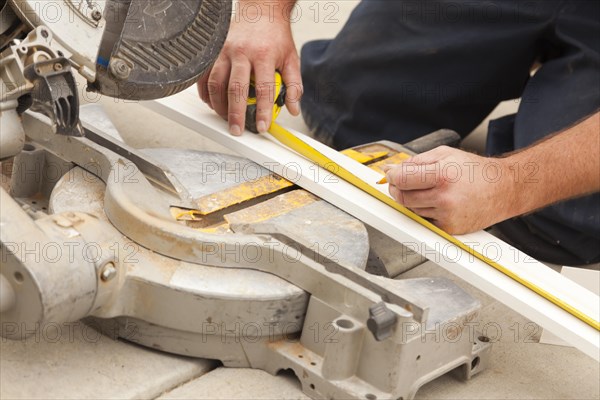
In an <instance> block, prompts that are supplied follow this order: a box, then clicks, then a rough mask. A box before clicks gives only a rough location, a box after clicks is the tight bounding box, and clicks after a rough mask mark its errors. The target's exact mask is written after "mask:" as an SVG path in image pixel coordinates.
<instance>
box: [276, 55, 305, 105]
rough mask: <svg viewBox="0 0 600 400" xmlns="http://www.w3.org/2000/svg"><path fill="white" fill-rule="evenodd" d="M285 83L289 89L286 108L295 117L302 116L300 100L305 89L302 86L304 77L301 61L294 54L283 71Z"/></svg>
mask: <svg viewBox="0 0 600 400" xmlns="http://www.w3.org/2000/svg"><path fill="white" fill-rule="evenodd" d="M281 76H282V78H283V82H284V83H285V85H286V87H287V93H286V96H285V106H286V107H287V109H288V111H289V112H290V114H292V115H293V116H298V115H300V99H301V98H302V93H303V92H304V88H303V86H302V75H301V73H300V59H299V58H298V56H297V55H296V54H295V53H294V57H291V60H289V61H288V62H287V63H286V65H285V67H284V68H283V70H282V71H281Z"/></svg>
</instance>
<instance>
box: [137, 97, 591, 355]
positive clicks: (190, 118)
mask: <svg viewBox="0 0 600 400" xmlns="http://www.w3.org/2000/svg"><path fill="white" fill-rule="evenodd" d="M143 104H144V105H145V106H146V107H148V108H150V109H152V110H154V111H156V112H158V113H160V114H162V115H164V116H166V117H168V118H169V119H171V120H173V121H176V122H177V123H179V124H181V125H183V126H186V127H188V128H190V129H192V130H194V131H196V132H198V134H201V135H203V136H205V137H207V138H209V139H211V140H213V141H215V142H217V143H219V144H221V145H223V146H225V147H228V148H229V149H231V150H233V151H235V152H237V153H239V154H240V155H241V156H244V157H246V158H249V159H250V160H252V161H254V162H256V163H258V164H260V165H262V166H264V167H265V168H267V169H269V170H271V171H273V172H275V173H277V174H279V175H281V176H283V177H284V178H286V179H288V180H290V181H292V182H294V183H295V184H297V185H298V186H300V187H302V188H304V189H306V190H308V191H310V192H312V193H314V194H315V195H317V196H319V197H321V198H323V199H325V200H326V201H328V202H329V203H331V204H333V205H335V206H337V207H339V208H340V209H342V210H344V211H346V212H347V213H349V214H351V215H353V216H354V217H356V218H358V219H360V220H361V221H363V222H365V223H367V224H369V225H371V226H372V227H374V228H376V229H378V230H379V231H381V232H383V233H384V234H386V235H388V236H390V237H391V238H393V239H395V240H397V241H398V242H400V243H404V244H405V245H407V246H409V247H410V248H412V249H414V250H416V251H418V252H419V253H421V254H422V255H423V256H425V257H426V258H428V259H430V260H431V261H433V262H435V263H436V264H438V265H440V266H441V267H443V268H445V269H447V270H448V271H450V272H452V273H454V274H455V275H457V276H458V277H460V278H461V279H463V280H465V281H467V282H469V283H470V284H472V285H473V286H475V287H477V288H478V289H480V290H482V291H483V292H485V293H487V294H489V295H490V296H492V297H494V298H495V299H497V300H498V301H500V302H502V303H504V304H505V305H507V306H508V307H510V308H512V309H513V310H515V311H516V312H518V313H519V314H521V315H523V316H524V317H526V318H528V319H530V320H531V321H533V322H535V323H537V324H539V325H540V326H542V327H543V328H544V329H547V330H549V331H551V332H552V333H554V334H555V335H556V336H558V337H560V338H561V339H563V340H564V341H566V342H568V343H570V344H571V345H573V346H574V347H576V348H578V349H579V350H581V351H582V352H584V353H585V354H587V355H589V356H590V357H592V358H594V359H595V360H597V361H598V360H600V333H599V331H597V330H596V329H594V328H593V327H591V326H590V325H587V324H586V323H584V322H583V321H581V320H579V319H578V318H576V317H574V316H572V315H571V314H569V313H567V312H566V311H564V310H562V309H561V308H560V307H558V306H556V305H554V304H552V303H551V302H550V301H548V300H546V299H544V298H543V297H541V296H540V295H538V294H536V293H535V292H533V291H531V290H529V289H527V288H526V287H524V286H522V285H521V284H519V283H518V282H515V281H513V280H512V279H510V278H509V277H507V276H506V275H504V274H502V273H501V272H499V271H497V270H496V269H494V268H492V267H490V266H489V265H487V264H485V263H484V262H482V261H480V260H478V259H476V258H474V257H473V256H471V255H469V254H468V253H466V252H465V251H463V250H460V249H459V248H458V247H456V246H455V245H453V244H451V243H450V242H448V241H446V240H445V239H443V238H441V237H440V236H438V235H437V234H435V233H433V232H431V231H430V230H428V229H427V228H425V227H424V226H421V225H420V224H418V223H417V222H415V221H413V220H411V219H410V218H408V217H406V216H404V215H402V214H401V213H399V212H398V211H396V210H394V209H393V208H391V207H389V206H388V205H386V204H384V203H382V202H380V201H379V200H377V199H375V198H374V197H372V196H370V195H369V194H367V193H365V192H363V191H362V190H360V189H358V188H356V187H354V186H353V185H351V184H349V183H348V182H345V181H343V180H341V179H339V178H337V177H335V176H334V175H332V174H331V173H330V172H328V171H326V170H324V169H322V168H320V167H319V166H317V165H315V164H314V163H312V162H311V161H308V160H306V159H305V158H303V157H302V156H300V155H298V154H297V153H295V152H294V151H292V150H290V149H288V148H286V147H285V146H283V145H281V144H280V143H279V142H276V141H275V139H273V138H272V137H270V135H268V134H265V135H254V134H252V133H248V132H246V133H245V134H244V135H242V136H241V137H234V136H231V135H230V134H229V133H228V129H227V123H226V122H225V121H223V120H221V119H220V118H219V117H218V116H217V115H216V114H215V113H214V112H213V111H212V110H210V109H209V108H208V107H207V106H205V105H204V104H203V103H202V102H201V100H200V99H199V98H198V95H197V92H196V91H195V88H190V89H188V90H186V91H184V92H182V93H179V94H178V95H175V96H172V97H168V98H165V99H160V100H155V101H152V102H144V103H143ZM292 132H293V133H294V134H297V135H298V136H299V137H301V138H302V139H303V140H305V141H306V142H308V143H309V144H310V145H312V146H313V147H314V148H316V149H317V150H319V151H321V152H322V153H325V154H326V155H327V156H329V157H330V158H331V159H333V160H334V161H335V162H337V163H339V164H340V165H341V166H342V167H344V168H346V169H348V170H350V171H352V172H353V173H354V174H355V175H357V176H359V177H361V178H362V179H364V180H365V181H367V182H373V185H374V186H378V185H375V182H376V181H378V180H379V179H380V178H381V176H380V175H379V174H378V173H377V172H375V171H373V170H371V169H370V168H368V167H365V166H363V165H361V164H360V163H358V162H356V161H354V160H351V159H349V158H348V157H346V156H344V155H342V154H340V153H338V152H337V151H334V150H333V149H331V148H329V147H327V146H325V145H323V144H321V143H319V142H317V141H315V140H313V139H311V138H309V137H307V136H305V135H302V134H300V133H298V132H295V131H292ZM378 189H379V190H381V191H383V192H385V193H387V185H382V187H378ZM465 206H468V205H465ZM457 238H458V239H459V240H461V241H463V242H464V243H467V244H469V245H471V247H474V249H475V250H477V251H479V252H482V253H483V254H484V255H486V256H488V257H489V258H491V259H492V260H494V261H497V262H499V263H500V264H502V265H503V266H505V267H507V268H510V269H511V270H513V271H516V272H517V273H518V274H520V275H521V276H522V277H523V278H525V279H527V280H529V281H530V282H532V283H534V284H536V285H538V286H539V287H541V288H543V289H545V290H547V291H548V292H550V293H553V294H555V295H559V296H560V297H561V298H562V299H563V300H564V301H567V302H568V303H569V304H571V305H572V306H574V307H576V308H577V309H579V310H581V311H583V312H585V313H586V314H588V315H589V316H591V317H593V318H595V319H596V320H599V319H600V300H599V297H598V296H597V295H596V294H594V293H592V292H590V291H589V290H587V289H584V288H583V287H581V286H580V285H577V284H576V283H574V282H572V281H571V280H569V279H567V278H565V277H563V276H561V275H560V274H559V273H557V272H555V271H553V270H552V269H550V268H549V267H547V266H545V265H543V264H542V263H540V262H538V261H535V260H534V259H532V258H531V257H529V256H527V255H525V254H524V253H521V252H519V251H518V250H516V249H514V248H513V247H511V246H509V245H508V244H506V243H504V242H502V241H500V240H499V239H497V238H496V237H494V236H492V235H490V234H488V233H487V232H484V231H481V232H476V233H472V234H469V235H462V236H457ZM506 334H509V333H508V332H507V333H506Z"/></svg>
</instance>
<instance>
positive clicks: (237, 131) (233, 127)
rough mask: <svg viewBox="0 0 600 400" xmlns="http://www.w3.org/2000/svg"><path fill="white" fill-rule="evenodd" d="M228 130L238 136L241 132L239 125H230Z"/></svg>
mask: <svg viewBox="0 0 600 400" xmlns="http://www.w3.org/2000/svg"><path fill="white" fill-rule="evenodd" d="M229 132H230V133H231V134H232V135H234V136H240V135H241V134H242V129H241V128H240V127H239V125H231V126H230V127H229Z"/></svg>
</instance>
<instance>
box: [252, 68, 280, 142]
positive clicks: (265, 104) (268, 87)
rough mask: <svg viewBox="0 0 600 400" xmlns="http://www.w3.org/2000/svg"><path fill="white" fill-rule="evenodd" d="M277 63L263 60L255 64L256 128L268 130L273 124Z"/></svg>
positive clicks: (260, 131) (260, 130)
mask: <svg viewBox="0 0 600 400" xmlns="http://www.w3.org/2000/svg"><path fill="white" fill-rule="evenodd" d="M274 77H275V64H273V63H271V62H262V63H259V64H256V65H255V66H254V81H255V83H256V129H257V130H258V132H259V133H264V132H266V131H267V130H268V129H269V127H270V126H271V118H272V114H273V104H274V102H275V78H274Z"/></svg>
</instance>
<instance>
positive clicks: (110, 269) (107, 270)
mask: <svg viewBox="0 0 600 400" xmlns="http://www.w3.org/2000/svg"><path fill="white" fill-rule="evenodd" d="M115 276H117V267H116V266H115V264H114V263H113V262H112V261H110V262H107V263H106V265H105V266H104V267H102V271H101V272H100V279H102V282H108V281H110V280H112V279H113V278H114V277H115Z"/></svg>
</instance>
